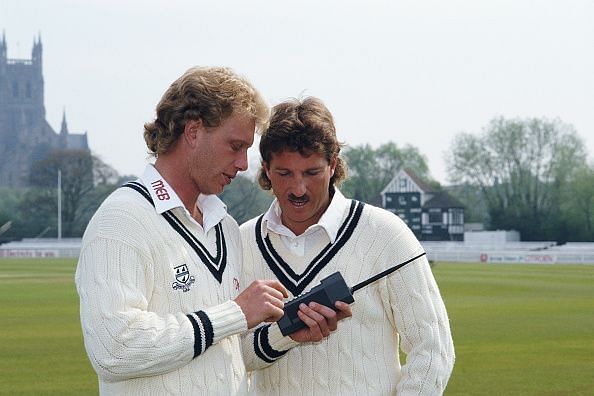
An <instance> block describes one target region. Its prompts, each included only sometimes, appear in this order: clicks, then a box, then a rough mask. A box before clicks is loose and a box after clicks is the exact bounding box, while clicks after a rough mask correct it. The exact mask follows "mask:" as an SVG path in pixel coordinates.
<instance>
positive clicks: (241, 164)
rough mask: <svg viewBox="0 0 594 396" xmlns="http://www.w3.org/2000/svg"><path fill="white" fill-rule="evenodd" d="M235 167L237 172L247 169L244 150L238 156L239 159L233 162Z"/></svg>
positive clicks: (246, 158) (246, 157)
mask: <svg viewBox="0 0 594 396" xmlns="http://www.w3.org/2000/svg"><path fill="white" fill-rule="evenodd" d="M235 167H236V168H237V169H238V170H239V171H242V172H243V171H246V170H247V168H248V156H247V150H245V151H243V152H242V153H241V154H239V157H238V158H237V159H236V160H235Z"/></svg>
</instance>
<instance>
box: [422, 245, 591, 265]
mask: <svg viewBox="0 0 594 396" xmlns="http://www.w3.org/2000/svg"><path fill="white" fill-rule="evenodd" d="M421 243H422V245H423V247H424V248H425V250H426V251H427V256H428V257H429V259H430V260H434V261H451V262H479V263H521V264H594V243H592V242H572V243H567V244H565V245H560V246H557V245H556V244H555V242H549V241H547V242H511V243H502V244H497V245H473V244H465V243H464V242H421Z"/></svg>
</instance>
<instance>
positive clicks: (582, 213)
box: [563, 165, 594, 241]
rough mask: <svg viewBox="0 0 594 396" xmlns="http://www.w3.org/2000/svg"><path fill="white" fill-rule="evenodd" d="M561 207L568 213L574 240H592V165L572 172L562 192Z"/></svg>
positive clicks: (593, 217)
mask: <svg viewBox="0 0 594 396" xmlns="http://www.w3.org/2000/svg"><path fill="white" fill-rule="evenodd" d="M564 203H565V205H563V209H564V210H566V212H567V213H568V217H569V219H570V223H571V225H572V227H573V230H574V232H576V233H578V235H577V238H576V239H575V240H581V241H594V165H591V166H584V167H582V168H579V169H577V170H576V171H575V172H574V175H573V178H572V179H571V181H570V182H569V186H568V188H567V190H566V191H565V194H564Z"/></svg>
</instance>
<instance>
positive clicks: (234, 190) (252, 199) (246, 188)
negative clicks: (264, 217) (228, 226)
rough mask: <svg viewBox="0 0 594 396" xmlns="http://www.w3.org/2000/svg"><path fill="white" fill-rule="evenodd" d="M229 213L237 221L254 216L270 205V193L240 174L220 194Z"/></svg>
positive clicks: (243, 220) (240, 222)
mask: <svg viewBox="0 0 594 396" xmlns="http://www.w3.org/2000/svg"><path fill="white" fill-rule="evenodd" d="M220 198H221V200H222V201H223V202H225V204H226V205H227V209H228V211H229V214H230V215H231V216H233V218H234V219H235V220H236V221H237V222H238V223H239V224H242V223H244V222H245V221H247V220H249V219H251V218H253V217H256V216H258V215H260V214H262V213H263V212H265V211H266V210H268V207H269V206H270V203H271V202H272V200H273V197H272V194H270V193H268V192H266V191H264V190H262V189H261V188H260V186H259V185H258V183H257V182H255V181H253V180H251V179H249V178H248V177H245V176H243V175H240V176H238V177H236V178H235V180H233V183H231V184H230V185H229V186H228V187H227V188H225V191H224V192H223V193H222V194H221V196H220Z"/></svg>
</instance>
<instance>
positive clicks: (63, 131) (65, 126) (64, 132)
mask: <svg viewBox="0 0 594 396" xmlns="http://www.w3.org/2000/svg"><path fill="white" fill-rule="evenodd" d="M60 135H68V124H67V123H66V108H64V110H63V112H62V127H61V128H60Z"/></svg>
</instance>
